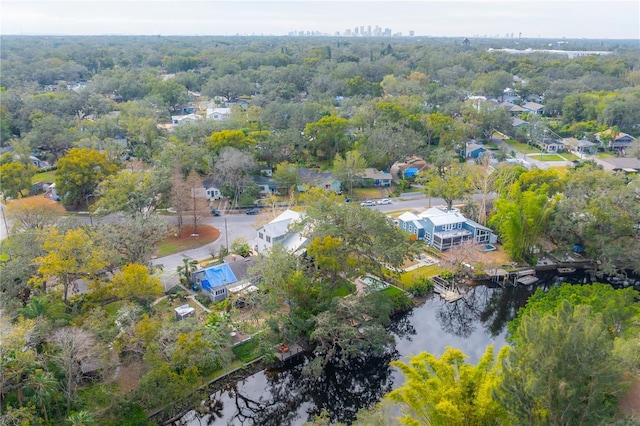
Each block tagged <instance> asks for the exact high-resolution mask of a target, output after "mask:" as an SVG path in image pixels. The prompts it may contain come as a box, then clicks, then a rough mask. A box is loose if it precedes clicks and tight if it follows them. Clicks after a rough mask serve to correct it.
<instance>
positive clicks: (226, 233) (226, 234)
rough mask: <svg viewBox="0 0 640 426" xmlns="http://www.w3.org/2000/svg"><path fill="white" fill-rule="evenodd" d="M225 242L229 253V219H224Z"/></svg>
mask: <svg viewBox="0 0 640 426" xmlns="http://www.w3.org/2000/svg"><path fill="white" fill-rule="evenodd" d="M224 240H225V243H226V246H227V253H228V252H229V228H227V218H226V217H225V218H224Z"/></svg>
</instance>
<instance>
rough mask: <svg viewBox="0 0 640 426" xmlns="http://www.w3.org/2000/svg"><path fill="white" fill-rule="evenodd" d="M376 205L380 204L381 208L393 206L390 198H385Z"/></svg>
mask: <svg viewBox="0 0 640 426" xmlns="http://www.w3.org/2000/svg"><path fill="white" fill-rule="evenodd" d="M376 204H379V205H381V206H384V205H386V204H391V200H390V199H388V198H383V199H382V200H378V202H377V203H376Z"/></svg>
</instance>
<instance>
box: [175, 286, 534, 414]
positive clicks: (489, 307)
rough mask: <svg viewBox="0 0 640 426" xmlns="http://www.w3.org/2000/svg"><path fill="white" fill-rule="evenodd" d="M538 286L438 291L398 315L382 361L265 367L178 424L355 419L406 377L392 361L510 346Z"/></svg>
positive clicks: (478, 353) (472, 354) (475, 357)
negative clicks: (454, 295)
mask: <svg viewBox="0 0 640 426" xmlns="http://www.w3.org/2000/svg"><path fill="white" fill-rule="evenodd" d="M533 290H534V288H532V287H529V288H527V287H518V288H507V289H502V288H499V287H498V288H489V287H485V286H476V287H468V288H466V289H464V290H463V291H464V298H463V299H460V300H458V301H457V302H454V303H447V302H445V301H444V300H442V299H440V297H438V296H437V295H434V296H431V297H429V298H427V300H426V301H425V302H424V303H423V304H421V305H420V306H417V307H416V308H414V309H413V310H412V311H411V312H409V313H407V314H405V315H404V316H402V317H400V318H398V319H397V320H396V321H395V322H394V323H393V325H392V327H391V329H390V331H391V332H392V333H393V335H394V336H395V339H396V345H395V348H393V349H390V350H389V351H388V353H387V354H386V355H385V356H383V357H380V358H367V359H366V360H363V361H360V362H354V363H352V364H351V365H349V367H348V368H338V367H333V366H329V367H328V368H327V369H326V371H325V374H324V376H322V377H320V378H315V377H313V376H310V375H305V374H303V373H302V369H303V367H304V365H305V364H306V360H300V362H298V363H297V364H294V365H292V366H289V367H288V368H286V369H284V370H265V371H261V372H259V373H257V374H254V375H252V376H250V377H248V378H246V379H244V380H242V381H240V382H238V383H237V384H235V385H234V386H232V387H231V388H229V389H228V390H226V391H223V392H218V393H215V394H213V395H211V400H210V401H207V403H206V404H203V405H202V406H201V407H199V409H198V410H192V411H190V412H189V413H187V414H186V415H185V416H183V417H182V418H181V419H180V420H179V421H178V422H176V423H174V424H175V425H185V426H187V425H188V426H199V425H273V426H276V425H277V426H281V425H292V426H293V425H301V424H304V423H305V422H307V421H310V420H312V419H313V416H314V415H317V414H319V413H320V412H321V411H322V410H323V409H324V410H326V411H327V413H328V414H329V416H330V417H331V419H332V421H342V422H347V423H348V422H350V421H352V420H353V419H354V418H355V415H356V413H357V411H358V410H359V409H360V408H362V407H368V406H371V405H372V404H374V403H376V402H378V401H379V400H380V399H381V398H382V396H383V395H384V394H385V393H387V392H389V391H390V390H391V389H392V388H393V387H394V386H397V385H399V384H400V383H402V377H401V374H400V373H399V372H398V371H397V370H396V369H394V368H392V367H390V366H389V362H390V361H392V360H395V359H403V358H404V357H405V356H409V355H412V354H417V353H419V352H422V351H429V352H431V353H433V354H436V355H440V354H442V353H443V352H444V350H445V348H446V346H451V347H454V348H458V349H460V350H462V351H463V352H464V353H465V354H467V355H468V357H469V359H468V360H469V362H471V363H475V362H476V361H477V360H478V359H479V358H480V356H482V354H483V353H484V351H485V349H486V347H487V345H490V344H492V345H493V346H494V348H495V351H496V352H497V351H498V350H499V349H500V348H501V347H502V346H504V345H505V344H506V340H505V338H506V323H507V321H509V320H510V319H512V318H513V317H514V316H515V314H516V312H517V310H518V309H519V308H520V307H521V306H523V305H524V303H525V302H526V300H527V299H528V297H529V296H530V295H531V294H532V292H533Z"/></svg>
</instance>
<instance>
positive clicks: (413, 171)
mask: <svg viewBox="0 0 640 426" xmlns="http://www.w3.org/2000/svg"><path fill="white" fill-rule="evenodd" d="M417 174H418V169H417V168H416V167H411V168H409V169H405V170H404V175H405V176H406V177H411V176H415V175H417Z"/></svg>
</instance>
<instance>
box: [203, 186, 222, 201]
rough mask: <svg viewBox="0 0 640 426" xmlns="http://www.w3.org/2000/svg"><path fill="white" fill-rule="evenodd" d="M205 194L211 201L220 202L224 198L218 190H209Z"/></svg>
mask: <svg viewBox="0 0 640 426" xmlns="http://www.w3.org/2000/svg"><path fill="white" fill-rule="evenodd" d="M205 194H206V196H207V200H209V201H211V200H219V199H220V198H221V197H222V194H220V190H219V189H218V188H213V187H211V188H207V189H206V191H205Z"/></svg>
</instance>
